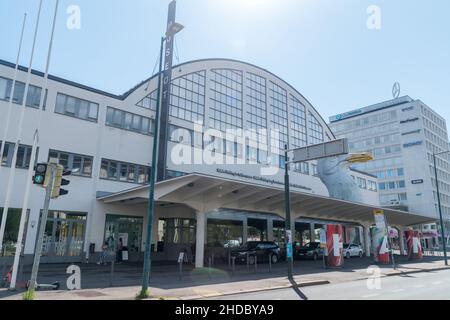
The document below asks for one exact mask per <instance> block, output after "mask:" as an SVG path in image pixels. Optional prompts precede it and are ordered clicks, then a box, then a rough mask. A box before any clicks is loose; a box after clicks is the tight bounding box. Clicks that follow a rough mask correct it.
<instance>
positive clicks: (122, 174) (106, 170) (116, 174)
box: [0, 142, 150, 184]
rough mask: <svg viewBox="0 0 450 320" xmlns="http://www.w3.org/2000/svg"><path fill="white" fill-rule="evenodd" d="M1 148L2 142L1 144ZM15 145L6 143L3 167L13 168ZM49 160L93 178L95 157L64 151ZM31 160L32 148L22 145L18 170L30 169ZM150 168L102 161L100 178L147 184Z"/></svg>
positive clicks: (51, 156)
mask: <svg viewBox="0 0 450 320" xmlns="http://www.w3.org/2000/svg"><path fill="white" fill-rule="evenodd" d="M0 146H1V142H0ZM13 152H14V144H13V143H10V142H6V145H5V149H4V152H3V156H2V158H1V165H2V166H8V167H10V166H11V163H12V157H13ZM48 158H49V159H50V158H55V159H57V160H58V161H59V164H61V165H63V166H64V168H66V169H69V170H74V169H78V170H74V172H73V173H72V175H76V176H82V177H92V171H93V162H94V157H92V156H86V155H81V154H75V153H69V152H64V151H57V150H50V151H49V156H48ZM30 159H31V146H25V145H20V146H19V150H18V151H17V161H16V168H20V169H28V168H29V165H30ZM149 172H150V167H147V166H142V165H138V164H132V163H125V162H120V161H113V160H106V159H102V166H101V171H100V178H102V179H108V180H117V181H124V182H130V183H138V184H145V183H147V182H148V181H149Z"/></svg>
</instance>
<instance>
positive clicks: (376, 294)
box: [361, 293, 381, 298]
mask: <svg viewBox="0 0 450 320" xmlns="http://www.w3.org/2000/svg"><path fill="white" fill-rule="evenodd" d="M379 295H381V293H372V294H367V295H365V296H362V297H361V298H373V297H378V296H379Z"/></svg>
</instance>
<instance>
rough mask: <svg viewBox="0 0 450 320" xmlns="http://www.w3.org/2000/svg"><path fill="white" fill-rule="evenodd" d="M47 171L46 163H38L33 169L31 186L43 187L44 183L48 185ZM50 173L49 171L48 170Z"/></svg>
mask: <svg viewBox="0 0 450 320" xmlns="http://www.w3.org/2000/svg"><path fill="white" fill-rule="evenodd" d="M47 169H48V165H47V164H46V163H38V164H37V165H36V166H35V167H34V176H33V184H37V185H41V186H44V184H45V182H47V184H48V179H47V181H46V178H47ZM48 171H50V170H48Z"/></svg>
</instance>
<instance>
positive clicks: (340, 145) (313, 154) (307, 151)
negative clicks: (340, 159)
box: [292, 138, 348, 163]
mask: <svg viewBox="0 0 450 320" xmlns="http://www.w3.org/2000/svg"><path fill="white" fill-rule="evenodd" d="M293 152H294V159H293V161H292V162H294V163H296V162H305V161H310V160H317V159H321V158H327V157H334V156H339V155H343V154H348V139H347V138H344V139H337V140H333V141H328V142H324V143H319V144H315V145H311V146H307V147H303V148H298V149H295V150H293Z"/></svg>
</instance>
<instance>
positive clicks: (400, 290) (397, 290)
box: [392, 289, 405, 293]
mask: <svg viewBox="0 0 450 320" xmlns="http://www.w3.org/2000/svg"><path fill="white" fill-rule="evenodd" d="M402 291H405V289H395V290H392V292H393V293H397V292H402Z"/></svg>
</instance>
